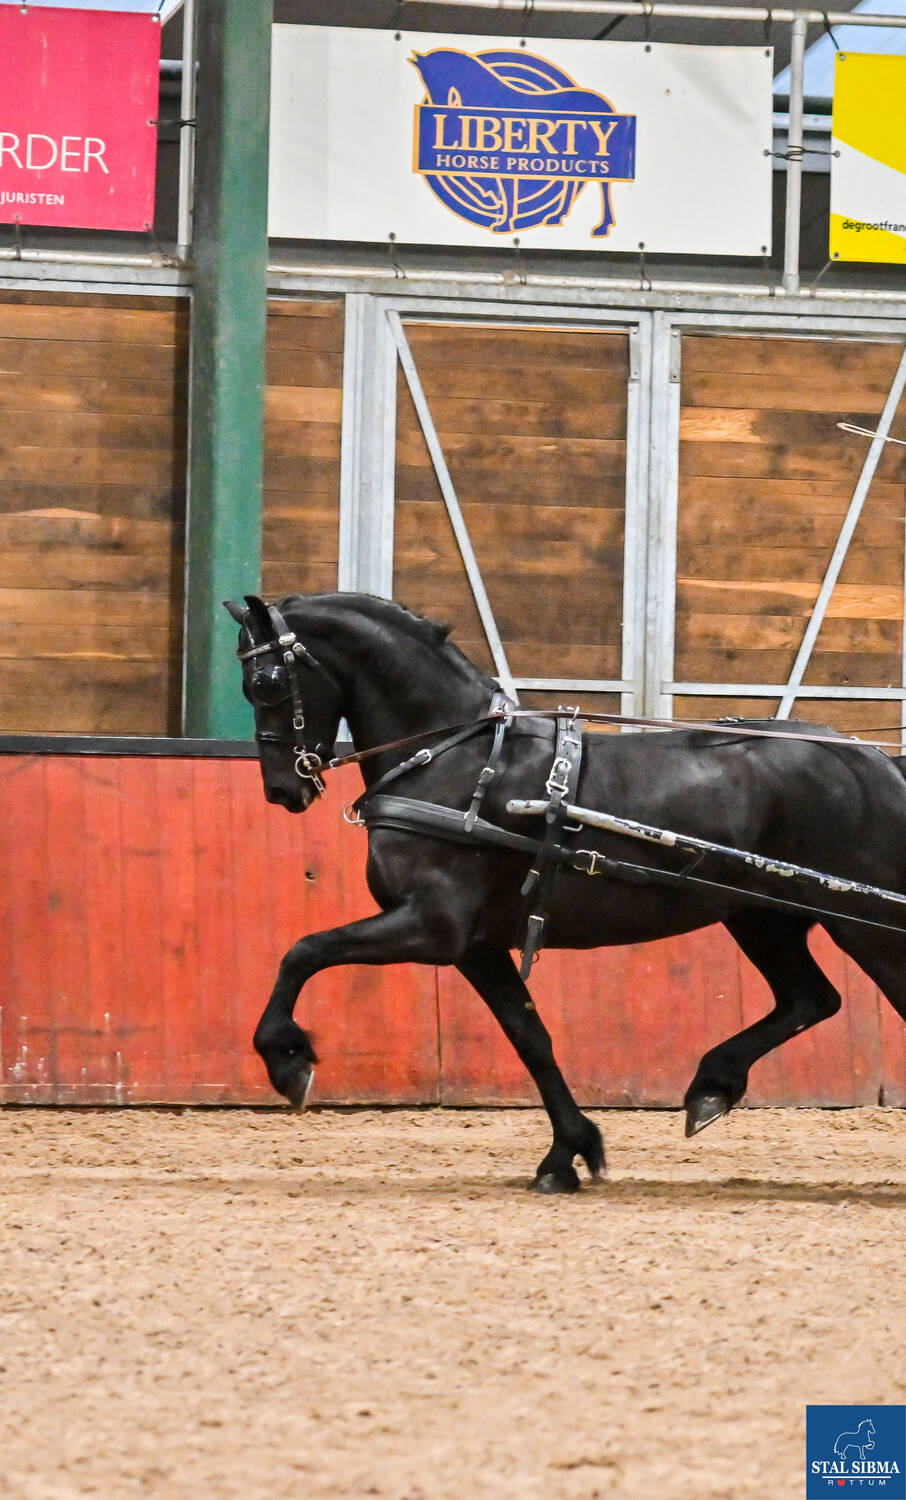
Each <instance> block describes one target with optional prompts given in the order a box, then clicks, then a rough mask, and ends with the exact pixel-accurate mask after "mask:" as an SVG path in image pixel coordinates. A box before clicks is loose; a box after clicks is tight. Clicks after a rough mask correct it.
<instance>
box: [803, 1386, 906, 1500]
mask: <svg viewBox="0 0 906 1500" xmlns="http://www.w3.org/2000/svg"><path fill="white" fill-rule="evenodd" d="M805 1467H806V1480H805V1495H806V1500H818V1496H827V1495H843V1496H844V1497H848V1496H851V1495H866V1496H868V1495H883V1496H884V1500H906V1406H807V1407H806V1408H805Z"/></svg>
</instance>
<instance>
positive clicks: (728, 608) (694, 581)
mask: <svg viewBox="0 0 906 1500" xmlns="http://www.w3.org/2000/svg"><path fill="white" fill-rule="evenodd" d="M818 588H819V584H818V581H817V580H815V581H814V582H812V583H799V582H797V581H795V580H792V579H785V580H784V581H783V583H773V582H758V581H753V580H750V579H748V580H744V581H742V582H736V581H734V580H732V579H723V578H688V577H686V578H680V579H679V580H678V581H677V613H678V615H686V614H692V613H697V614H699V615H702V614H712V613H713V614H723V615H744V616H746V617H748V618H750V619H751V618H753V617H761V616H765V617H766V618H767V623H770V618H769V617H770V616H772V615H784V614H789V615H792V616H794V617H795V618H798V619H800V620H802V621H803V625H804V622H805V621H806V620H807V619H808V617H809V615H810V614H811V612H812V607H813V605H814V603H815V600H816V599H817V597H818ZM825 618H826V619H828V620H893V621H902V618H903V590H902V587H899V588H898V587H897V585H896V584H887V585H884V586H881V585H875V584H870V583H838V584H837V586H836V588H835V589H834V591H833V593H832V595H831V598H830V603H829V604H828V608H827V614H826V616H825Z"/></svg>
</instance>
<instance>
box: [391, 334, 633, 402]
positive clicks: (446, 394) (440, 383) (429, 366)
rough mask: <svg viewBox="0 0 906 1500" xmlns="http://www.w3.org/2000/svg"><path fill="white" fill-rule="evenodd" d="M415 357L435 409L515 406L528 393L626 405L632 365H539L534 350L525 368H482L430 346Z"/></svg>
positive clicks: (491, 364) (493, 362) (492, 363)
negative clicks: (438, 405) (456, 402)
mask: <svg viewBox="0 0 906 1500" xmlns="http://www.w3.org/2000/svg"><path fill="white" fill-rule="evenodd" d="M413 352H414V357H415V359H416V365H417V368H418V373H419V377H420V379H421V381H422V385H423V386H424V389H425V391H426V393H427V394H428V398H429V401H430V402H431V406H432V409H433V407H434V402H435V400H437V399H439V398H441V397H442V398H444V399H447V400H451V399H454V398H456V397H465V398H466V399H468V400H470V401H482V400H487V401H494V400H496V401H512V400H518V399H519V398H520V396H521V395H522V394H523V393H524V392H526V391H531V392H537V393H538V396H539V399H541V400H544V401H547V402H554V403H564V404H568V405H570V406H586V405H588V404H589V403H590V402H592V403H595V402H603V403H605V404H606V405H617V406H623V407H625V405H626V388H627V384H628V381H629V363H628V360H627V359H625V358H622V357H621V358H620V359H618V360H615V361H614V362H613V364H612V366H610V367H605V366H600V367H595V368H594V369H593V370H591V371H590V370H589V368H588V367H587V366H586V365H583V364H581V363H578V362H575V361H573V360H572V359H569V360H567V361H566V362H564V363H559V364H558V363H556V362H551V361H548V362H547V363H545V364H544V365H543V366H539V364H538V363H537V362H536V361H535V358H534V354H533V352H532V349H531V346H528V347H526V348H524V349H523V350H522V363H516V362H514V361H503V362H498V361H497V359H496V357H494V358H491V359H488V360H487V361H486V362H482V363H478V364H474V363H469V364H462V363H460V361H459V360H458V359H457V358H456V357H455V356H449V355H448V356H445V357H439V356H438V353H437V352H436V351H435V350H433V349H432V348H431V347H430V346H425V347H423V348H417V349H415V350H414V351H413ZM403 388H405V390H406V391H407V393H408V386H407V385H405V377H404V378H403V382H402V384H401V387H400V389H401V390H402V389H403Z"/></svg>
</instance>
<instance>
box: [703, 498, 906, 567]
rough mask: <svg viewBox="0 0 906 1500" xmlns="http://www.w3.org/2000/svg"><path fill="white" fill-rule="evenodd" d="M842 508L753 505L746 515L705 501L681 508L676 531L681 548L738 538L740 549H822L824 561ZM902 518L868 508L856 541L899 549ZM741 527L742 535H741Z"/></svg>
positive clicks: (738, 509)
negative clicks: (742, 538)
mask: <svg viewBox="0 0 906 1500" xmlns="http://www.w3.org/2000/svg"><path fill="white" fill-rule="evenodd" d="M846 510H847V505H846V503H845V502H843V501H839V500H838V501H835V502H834V506H833V508H831V507H826V508H825V509H823V510H818V509H817V508H816V509H815V510H813V511H810V510H807V509H805V508H804V507H803V506H801V505H800V506H789V507H778V506H775V505H766V506H759V507H758V508H757V509H755V508H753V509H751V510H746V509H745V508H744V507H742V506H737V505H733V506H730V505H728V506H726V507H721V508H719V509H716V510H715V509H714V508H713V507H711V506H709V504H708V502H707V501H700V500H697V499H696V500H690V501H687V502H686V504H685V505H684V506H683V511H682V516H681V519H680V524H679V532H680V536H681V539H682V541H683V543H684V544H686V545H690V546H693V547H694V546H696V545H697V543H698V542H699V539H701V541H702V542H705V543H707V545H709V546H710V545H713V544H715V543H726V542H727V541H728V540H731V539H733V538H734V537H736V538H737V539H738V538H739V536H740V535H741V534H742V535H744V536H745V543H746V547H749V546H764V545H765V543H766V542H772V543H773V545H774V546H787V547H789V548H790V549H798V548H799V547H801V546H808V547H816V546H818V547H826V548H827V549H828V556H830V553H831V552H832V551H833V548H834V546H835V545H836V541H837V537H838V536H839V534H840V527H841V526H842V524H843V521H844V518H845V516H846ZM903 520H904V517H903V515H902V514H900V515H899V516H897V515H895V514H890V515H878V514H877V513H876V511H875V509H874V507H873V506H871V507H870V508H868V509H867V510H866V511H864V512H863V514H862V516H861V517H860V518H859V528H858V537H859V540H860V541H861V542H862V543H863V544H864V543H866V542H870V544H871V545H872V546H873V547H888V548H890V549H891V550H893V549H899V551H900V552H901V553H902V550H903ZM742 528H744V531H743V530H742Z"/></svg>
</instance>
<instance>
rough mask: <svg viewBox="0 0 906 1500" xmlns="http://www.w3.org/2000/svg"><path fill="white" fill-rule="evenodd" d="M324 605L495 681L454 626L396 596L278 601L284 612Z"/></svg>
mask: <svg viewBox="0 0 906 1500" xmlns="http://www.w3.org/2000/svg"><path fill="white" fill-rule="evenodd" d="M319 604H323V605H325V606H328V607H329V608H331V609H337V608H338V609H340V610H344V611H348V612H349V613H350V614H356V615H359V616H364V618H365V619H366V620H370V621H372V622H373V623H374V624H375V625H385V626H387V627H388V628H389V629H391V630H392V629H396V630H401V631H402V632H403V633H404V634H405V635H407V636H408V637H409V638H410V639H411V640H415V641H418V642H420V643H421V644H422V645H423V646H428V647H429V648H430V649H432V650H434V651H437V652H442V653H443V654H444V656H445V657H446V659H447V661H448V662H449V663H450V664H451V665H454V664H455V665H456V666H457V667H458V669H459V670H460V671H461V672H465V673H466V675H467V676H469V677H471V678H473V679H474V678H475V677H476V676H477V677H479V678H480V679H481V680H482V681H487V682H489V683H493V678H491V677H489V676H488V674H487V673H486V672H485V671H483V670H482V668H481V667H478V666H476V664H475V663H474V662H473V661H470V660H469V658H468V657H467V656H466V655H465V653H464V652H462V651H461V650H460V648H459V647H458V646H457V645H456V643H455V642H454V641H452V640H450V631H451V629H452V626H451V625H449V624H447V623H445V622H441V621H439V620H430V619H428V618H427V616H425V615H417V614H415V612H414V611H413V610H411V609H407V608H406V606H405V605H404V604H398V603H397V601H396V600H395V599H382V598H379V597H378V595H376V594H358V593H348V594H288V595H287V596H286V598H285V599H282V600H280V601H279V602H278V606H279V608H280V609H281V611H283V612H285V611H286V610H287V609H289V610H292V609H299V610H304V609H305V608H306V607H309V606H312V605H314V606H316V607H317V606H318V605H319Z"/></svg>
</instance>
